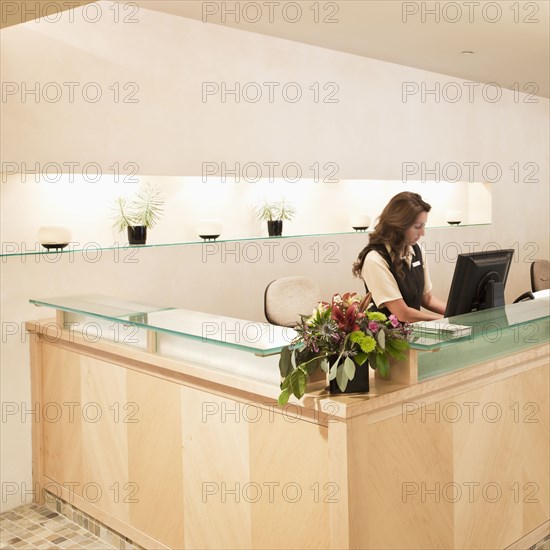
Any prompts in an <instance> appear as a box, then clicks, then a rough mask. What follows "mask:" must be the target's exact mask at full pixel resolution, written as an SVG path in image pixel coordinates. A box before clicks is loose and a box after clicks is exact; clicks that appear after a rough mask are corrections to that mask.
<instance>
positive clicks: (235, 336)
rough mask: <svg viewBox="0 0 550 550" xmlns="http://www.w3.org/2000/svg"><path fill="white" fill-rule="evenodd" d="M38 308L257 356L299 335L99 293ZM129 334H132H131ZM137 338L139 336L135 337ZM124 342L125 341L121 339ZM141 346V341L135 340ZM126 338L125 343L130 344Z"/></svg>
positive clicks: (275, 350) (43, 301) (42, 303)
mask: <svg viewBox="0 0 550 550" xmlns="http://www.w3.org/2000/svg"><path fill="white" fill-rule="evenodd" d="M29 301H30V303H32V304H34V305H36V306H42V307H51V308H54V309H56V310H59V311H63V312H68V313H71V314H77V317H75V316H72V317H67V318H66V323H67V324H68V325H70V323H78V322H79V321H80V320H81V317H79V316H82V317H84V318H86V317H93V318H96V319H101V320H103V321H107V322H114V323H120V324H122V325H123V326H125V327H126V328H128V327H136V328H138V329H145V330H146V331H147V330H150V331H154V332H156V333H159V334H167V335H171V336H181V337H183V338H187V339H191V340H194V341H198V342H201V343H206V344H214V345H218V346H224V347H227V348H230V349H236V350H240V351H245V352H250V353H254V354H256V355H260V356H268V355H274V354H278V353H279V352H280V351H281V350H282V348H283V347H284V346H287V345H288V344H289V343H290V342H291V341H292V339H293V338H294V337H295V336H296V332H295V331H294V330H293V329H291V328H287V327H280V326H276V325H271V324H269V323H258V322H254V321H247V320H245V319H236V318H233V317H225V316H221V315H216V314H211V313H203V312H200V311H191V310H187V309H176V308H171V307H160V306H155V305H150V304H142V303H139V302H134V301H127V300H120V299H117V298H113V297H110V296H103V295H99V294H89V295H79V296H63V297H55V298H47V299H36V300H35V299H31V300H29ZM99 328H100V329H103V330H105V331H106V332H105V334H103V330H102V332H101V334H102V336H105V337H106V339H109V340H112V339H113V338H112V336H113V335H114V334H118V335H119V338H120V332H116V331H114V330H112V327H110V326H108V325H103V327H99ZM129 334H130V333H129ZM135 336H137V335H135ZM121 340H123V339H121ZM132 341H133V342H135V344H137V345H138V347H142V346H140V345H139V344H140V342H141V340H140V338H139V337H136V338H135V340H132ZM132 341H131V340H129V339H128V338H126V341H125V343H131V342H132Z"/></svg>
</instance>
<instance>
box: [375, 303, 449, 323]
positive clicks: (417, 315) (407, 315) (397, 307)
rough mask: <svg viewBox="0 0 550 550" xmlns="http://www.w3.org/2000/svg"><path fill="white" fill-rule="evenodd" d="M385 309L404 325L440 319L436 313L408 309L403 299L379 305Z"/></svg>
mask: <svg viewBox="0 0 550 550" xmlns="http://www.w3.org/2000/svg"><path fill="white" fill-rule="evenodd" d="M381 305H383V306H385V307H387V308H388V309H389V310H390V312H391V313H393V314H394V315H395V316H396V317H397V318H398V319H399V320H400V321H404V322H405V323H414V322H416V321H433V320H434V319H440V318H441V315H438V314H437V313H431V312H430V311H420V310H418V309H414V308H413V307H409V306H408V305H407V304H406V303H405V300H403V298H400V299H399V300H391V301H389V302H385V303H384V304H381Z"/></svg>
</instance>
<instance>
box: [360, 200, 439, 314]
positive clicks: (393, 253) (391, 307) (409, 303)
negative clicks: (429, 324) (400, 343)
mask: <svg viewBox="0 0 550 550" xmlns="http://www.w3.org/2000/svg"><path fill="white" fill-rule="evenodd" d="M431 208H432V207H431V206H430V205H429V204H428V203H427V202H424V201H423V200H422V197H421V196H420V195H418V194H417V193H411V192H409V191H404V192H403V193H399V194H398V195H395V197H393V198H392V199H391V200H390V202H389V203H388V204H387V205H386V207H385V208H384V210H383V212H382V214H381V215H380V218H379V219H378V223H377V224H376V227H375V228H374V232H373V233H371V235H370V238H369V244H368V245H367V246H366V247H365V248H364V249H363V250H362V251H361V253H360V254H359V257H358V258H357V260H356V261H355V263H354V264H353V274H354V275H355V276H356V277H359V278H361V277H362V278H363V281H364V282H365V287H366V289H367V292H371V293H372V299H373V302H374V305H375V306H376V308H377V309H378V310H379V311H381V312H383V313H385V314H386V315H390V314H393V315H395V316H396V317H397V318H398V319H399V320H400V321H405V322H408V323H412V322H415V321H430V320H432V319H438V318H440V317H441V315H443V314H444V313H445V306H446V304H445V302H442V301H441V300H439V299H438V298H436V297H435V296H433V295H432V292H431V290H432V283H431V281H430V275H429V273H428V266H427V265H426V261H425V259H424V258H423V257H422V252H421V250H420V246H418V244H417V243H418V240H419V239H420V237H422V236H424V227H425V226H426V222H427V221H428V212H429V211H430V210H431ZM421 306H422V307H424V308H426V309H428V310H429V311H421V310H420V307H421Z"/></svg>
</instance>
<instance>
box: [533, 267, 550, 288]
mask: <svg viewBox="0 0 550 550" xmlns="http://www.w3.org/2000/svg"><path fill="white" fill-rule="evenodd" d="M547 288H550V262H549V261H548V260H535V261H534V262H533V263H532V264H531V289H532V290H533V292H536V291H537V290H546V289H547Z"/></svg>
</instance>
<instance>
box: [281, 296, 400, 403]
mask: <svg viewBox="0 0 550 550" xmlns="http://www.w3.org/2000/svg"><path fill="white" fill-rule="evenodd" d="M370 306H371V296H370V293H369V294H367V295H366V296H360V295H358V294H356V293H350V292H348V293H346V294H344V295H343V296H340V294H335V295H334V296H333V297H332V303H330V304H329V303H327V302H319V304H318V305H317V307H316V308H315V309H314V311H313V313H312V315H310V316H309V317H308V316H306V315H302V316H301V323H300V324H299V325H298V326H297V327H296V332H297V333H298V334H297V336H296V338H295V339H294V340H293V341H292V342H291V343H290V345H289V346H287V347H285V348H283V350H282V352H281V359H280V361H279V370H280V372H281V376H282V377H283V381H282V382H281V394H280V395H279V404H280V405H284V404H286V403H287V402H288V399H289V398H290V396H291V395H295V396H296V397H297V398H298V399H299V398H301V397H302V396H303V395H304V393H305V390H306V384H307V380H308V378H309V376H310V375H311V374H312V373H313V372H315V371H316V370H317V369H318V368H321V369H322V370H323V371H324V372H326V373H328V377H329V380H334V379H336V383H337V384H338V387H339V388H340V390H341V391H345V389H346V386H347V384H348V382H349V380H353V378H354V376H355V371H356V369H357V368H361V367H363V368H368V364H370V365H371V367H372V368H373V369H378V370H379V372H380V374H381V375H382V376H383V377H387V375H388V373H389V357H393V358H395V359H400V360H403V359H405V353H404V352H405V350H407V349H408V348H409V342H408V340H407V337H408V335H409V334H410V333H411V329H410V326H409V325H408V324H407V323H401V322H400V321H398V319H397V318H396V317H395V315H390V316H389V317H387V316H386V315H384V314H383V313H380V312H378V311H369V307H370ZM367 362H368V363H367Z"/></svg>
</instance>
